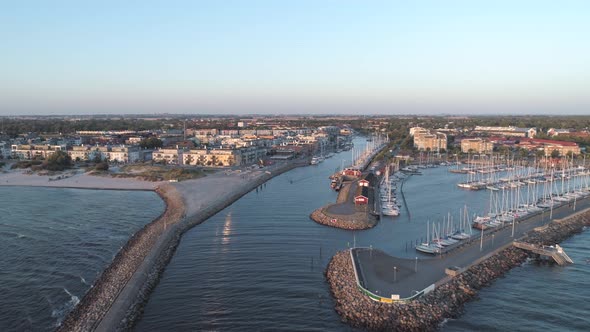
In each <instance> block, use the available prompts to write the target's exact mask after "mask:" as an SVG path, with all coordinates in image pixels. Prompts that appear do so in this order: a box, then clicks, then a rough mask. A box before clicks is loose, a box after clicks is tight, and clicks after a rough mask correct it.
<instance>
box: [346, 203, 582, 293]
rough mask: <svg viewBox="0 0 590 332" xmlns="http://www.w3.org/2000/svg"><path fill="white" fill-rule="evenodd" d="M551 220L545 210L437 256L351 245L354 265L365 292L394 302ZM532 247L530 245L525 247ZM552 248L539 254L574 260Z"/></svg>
mask: <svg viewBox="0 0 590 332" xmlns="http://www.w3.org/2000/svg"><path fill="white" fill-rule="evenodd" d="M578 207H579V208H580V210H584V209H588V208H590V199H588V198H585V199H582V200H580V201H579V202H578ZM573 213H575V210H573V209H572V207H570V206H569V205H568V204H564V205H562V206H560V207H558V208H555V209H554V210H553V217H555V218H566V217H568V216H570V215H572V214H573ZM551 220H553V219H551V218H549V213H547V212H542V213H539V214H536V215H534V216H531V217H529V218H527V219H525V220H521V221H519V222H517V224H516V225H515V228H514V234H513V233H512V231H513V230H512V227H505V228H502V229H498V230H495V231H494V232H493V233H492V232H490V233H486V232H484V234H483V235H484V236H483V237H472V238H471V239H470V240H469V241H468V242H467V243H464V244H462V245H460V246H457V247H455V248H454V249H453V250H451V251H448V252H443V253H442V254H439V255H436V256H435V257H432V256H426V255H423V254H417V255H416V257H415V258H414V259H411V258H401V257H393V256H390V255H388V254H386V253H385V252H383V251H381V250H376V249H374V248H352V251H353V253H352V257H353V265H354V268H355V269H356V270H358V271H359V275H360V276H362V277H361V278H360V279H359V282H360V285H361V286H362V291H363V293H365V294H366V293H367V292H370V293H371V295H370V297H371V298H372V299H374V300H375V298H379V299H381V298H383V299H385V300H381V302H386V301H391V299H394V302H397V301H406V300H410V299H412V298H414V297H415V296H416V295H417V294H425V293H428V292H429V291H431V290H433V289H435V288H437V287H439V286H440V285H442V284H444V283H446V282H448V281H449V280H450V279H452V278H451V276H450V275H449V274H448V273H447V272H448V270H449V268H451V269H452V270H455V271H459V272H460V271H463V270H465V269H468V268H469V267H470V266H473V265H475V264H478V263H479V262H481V261H483V260H485V259H486V258H489V257H491V256H492V255H494V254H496V253H497V252H499V251H501V250H504V249H506V248H509V247H513V246H514V247H516V246H518V245H519V244H517V245H514V244H513V243H514V241H515V240H516V239H521V240H520V241H517V243H523V242H522V240H523V239H528V238H527V237H523V236H525V235H526V234H527V233H528V232H530V231H533V230H536V229H537V228H538V227H540V226H544V225H546V224H547V223H549V222H550V221H551ZM523 246H524V245H523ZM532 247H533V246H531V245H529V246H528V247H527V248H525V250H527V249H532ZM549 250H550V249H547V248H546V249H545V251H539V252H536V253H538V254H539V253H541V254H543V255H545V256H549V257H556V258H557V259H555V258H553V259H554V260H555V261H556V262H558V263H560V262H570V261H571V259H569V257H567V258H566V256H567V255H566V254H565V253H564V252H563V251H562V252H561V253H560V252H559V251H558V249H554V251H555V252H550V251H549ZM529 251H532V250H529ZM568 259H569V261H568ZM565 264H567V263H565Z"/></svg>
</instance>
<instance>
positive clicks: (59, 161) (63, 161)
mask: <svg viewBox="0 0 590 332" xmlns="http://www.w3.org/2000/svg"><path fill="white" fill-rule="evenodd" d="M70 166H72V157H70V155H69V154H67V153H66V152H65V151H55V153H53V154H52V155H51V156H49V157H48V158H47V160H45V162H44V163H43V168H45V169H47V170H50V171H63V170H64V169H66V168H69V167H70Z"/></svg>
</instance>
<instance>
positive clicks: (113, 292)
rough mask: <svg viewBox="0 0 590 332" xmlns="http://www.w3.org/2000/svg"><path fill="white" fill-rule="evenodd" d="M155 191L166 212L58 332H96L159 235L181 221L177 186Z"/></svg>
mask: <svg viewBox="0 0 590 332" xmlns="http://www.w3.org/2000/svg"><path fill="white" fill-rule="evenodd" d="M156 192H157V193H158V194H159V195H160V197H161V198H162V199H163V200H164V202H165V204H166V209H165V210H164V213H162V215H160V217H158V218H157V219H156V220H154V221H152V222H151V223H149V224H147V225H146V226H144V227H143V228H142V229H141V230H139V231H138V232H137V233H135V234H133V235H132V236H131V238H130V239H129V241H127V243H126V244H125V246H123V248H121V250H119V252H118V253H117V255H116V256H115V258H114V259H113V261H112V263H111V264H110V265H109V266H108V267H107V268H106V269H105V270H104V271H103V273H102V274H101V276H100V277H99V278H98V280H97V281H96V282H95V283H94V285H92V288H90V290H89V291H88V292H87V293H86V294H85V295H84V298H83V299H82V301H81V302H80V303H79V304H78V305H77V306H76V307H75V308H74V310H72V312H70V314H69V315H68V316H67V317H66V319H65V320H64V321H63V322H62V324H61V325H60V327H59V329H58V330H59V331H90V330H94V329H95V327H96V326H97V324H98V323H99V322H100V320H101V319H102V317H103V316H104V314H105V312H107V311H108V310H109V309H110V307H111V305H112V303H113V302H114V301H115V299H116V298H117V297H118V296H119V293H120V292H121V290H122V288H123V287H124V286H125V285H126V284H127V282H128V281H129V280H130V279H131V277H132V276H133V274H134V273H135V271H136V270H137V268H138V267H139V266H140V265H141V263H142V262H143V261H144V259H145V257H146V256H147V253H148V252H149V251H150V249H151V248H152V247H153V246H154V244H155V243H156V241H157V240H158V237H159V236H160V234H161V233H162V232H163V231H164V229H165V228H166V227H171V225H173V224H175V223H177V222H179V221H180V220H181V219H182V216H183V214H184V205H183V204H182V198H181V197H180V196H179V193H178V192H177V191H176V190H175V189H174V187H172V186H171V185H165V186H162V187H159V188H158V189H156Z"/></svg>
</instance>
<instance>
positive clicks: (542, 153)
mask: <svg viewBox="0 0 590 332" xmlns="http://www.w3.org/2000/svg"><path fill="white" fill-rule="evenodd" d="M544 156H545V151H543V150H536V151H535V157H537V159H541V158H543V157H544Z"/></svg>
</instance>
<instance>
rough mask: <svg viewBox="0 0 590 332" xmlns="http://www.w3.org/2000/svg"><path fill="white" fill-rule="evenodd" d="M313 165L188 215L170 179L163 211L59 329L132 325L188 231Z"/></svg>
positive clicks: (279, 170) (263, 177) (163, 189)
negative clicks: (245, 197)
mask: <svg viewBox="0 0 590 332" xmlns="http://www.w3.org/2000/svg"><path fill="white" fill-rule="evenodd" d="M304 165H307V163H304V162H292V163H289V164H285V165H281V167H278V168H276V169H274V170H273V172H272V173H264V174H263V175H261V176H260V177H258V178H257V179H255V180H252V181H250V182H249V183H247V184H245V185H243V186H240V187H238V188H235V190H233V191H232V192H231V193H229V194H228V195H226V196H224V197H219V198H217V199H216V201H215V203H214V204H211V205H209V206H207V207H205V208H203V209H202V210H200V211H199V212H198V213H197V214H195V215H191V216H188V217H187V216H186V215H185V211H186V208H185V205H184V200H183V197H182V196H181V194H180V193H179V192H178V191H177V190H176V189H175V188H174V186H173V185H170V184H165V185H164V186H161V187H158V189H156V192H157V193H158V194H159V195H160V197H162V199H163V200H164V202H165V203H166V209H165V211H164V212H163V214H162V215H161V216H160V217H158V218H157V219H155V220H154V221H152V222H151V223H149V224H147V225H146V226H144V227H143V228H142V229H141V230H140V231H138V232H137V233H135V234H134V235H133V236H132V237H131V238H130V239H129V241H128V242H127V243H126V244H125V246H124V247H123V248H122V249H121V250H120V251H119V252H118V253H117V255H116V256H115V259H113V261H112V262H111V264H110V265H109V266H108V267H107V268H106V269H105V270H104V271H103V273H102V274H101V276H100V277H99V278H98V279H97V281H96V282H95V283H94V285H93V286H92V288H91V289H90V290H89V291H88V292H87V293H86V294H85V295H84V297H83V298H82V300H81V301H80V303H79V304H78V305H77V306H76V307H75V308H74V310H72V312H70V313H69V314H68V316H67V317H66V319H65V320H64V321H63V323H62V324H61V326H60V327H59V328H58V331H95V330H96V331H114V330H127V329H130V328H131V327H132V326H133V323H134V322H135V321H136V320H137V319H138V318H139V317H141V312H142V309H143V306H144V305H145V303H146V302H147V300H148V298H149V295H150V293H151V291H152V290H153V289H154V288H155V286H156V285H157V283H158V281H159V278H160V275H161V274H162V272H163V271H164V269H165V267H166V265H167V264H168V262H169V261H170V259H171V258H172V256H173V255H174V252H175V250H176V247H177V246H178V243H179V242H180V239H181V237H182V234H183V233H184V232H186V231H187V230H189V229H190V228H192V227H194V226H196V225H198V224H200V223H202V222H203V221H205V220H207V219H208V218H209V217H211V216H213V215H214V214H215V213H217V212H219V211H221V210H222V209H224V208H225V207H227V206H229V205H230V204H232V203H233V202H235V201H236V200H237V199H239V198H240V197H242V196H243V195H245V194H247V193H248V192H250V191H252V190H254V189H255V188H256V187H258V186H260V185H261V184H263V183H264V182H266V181H268V180H269V179H271V178H273V177H275V176H277V175H279V174H282V173H284V172H286V171H289V170H291V169H293V168H296V167H300V166H304Z"/></svg>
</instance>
